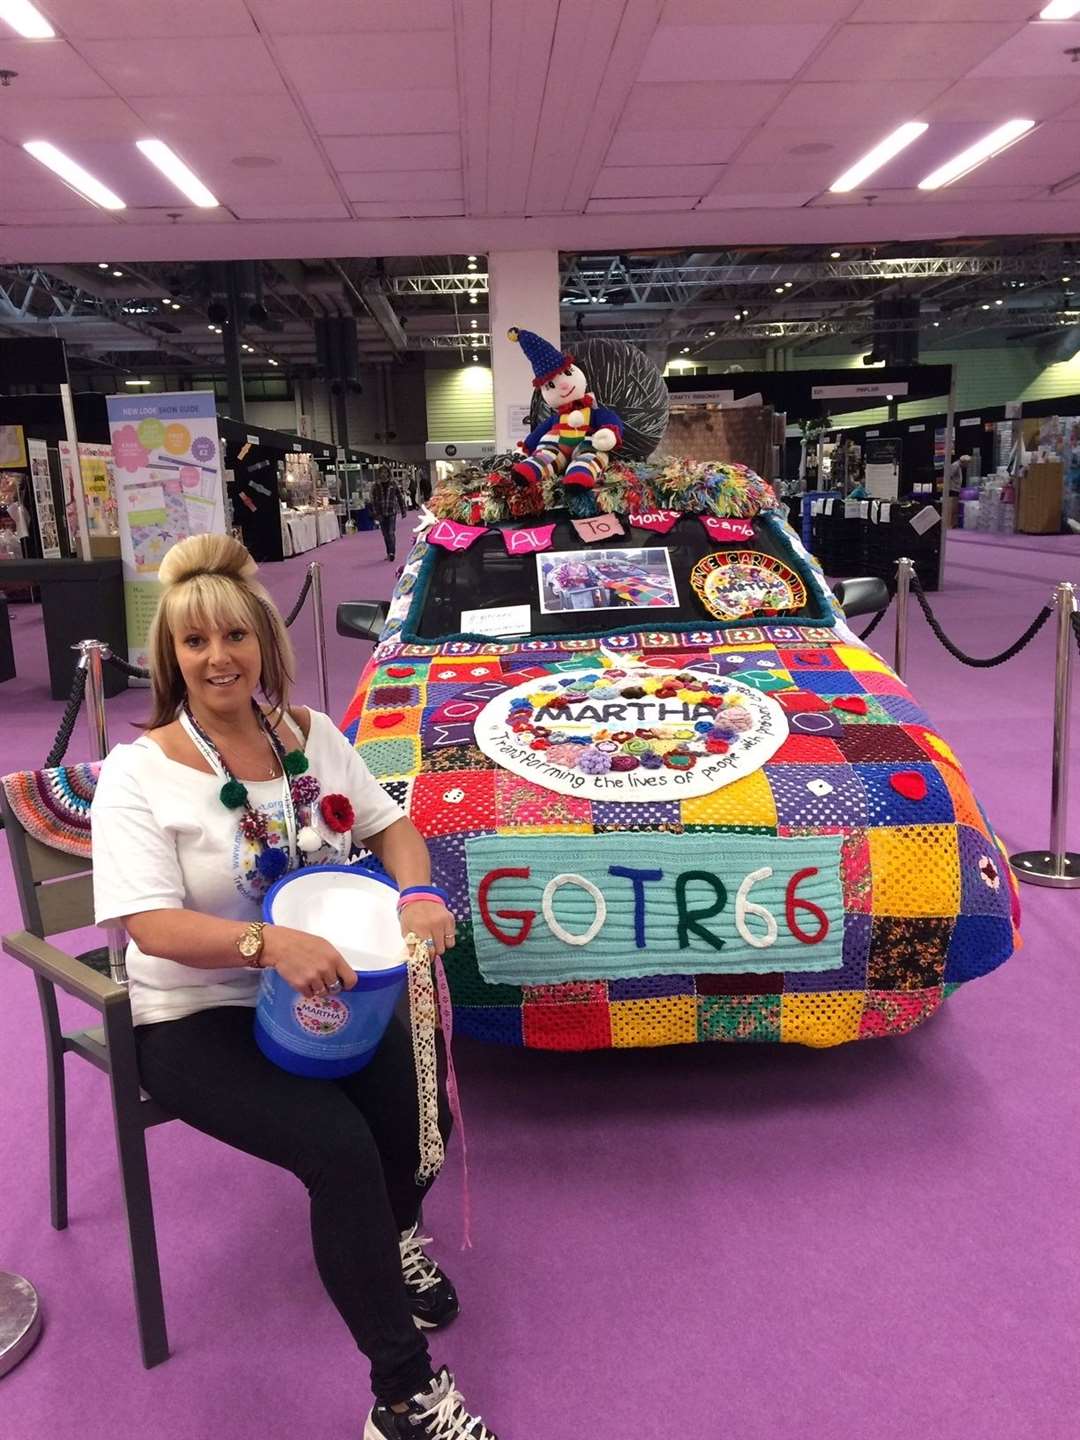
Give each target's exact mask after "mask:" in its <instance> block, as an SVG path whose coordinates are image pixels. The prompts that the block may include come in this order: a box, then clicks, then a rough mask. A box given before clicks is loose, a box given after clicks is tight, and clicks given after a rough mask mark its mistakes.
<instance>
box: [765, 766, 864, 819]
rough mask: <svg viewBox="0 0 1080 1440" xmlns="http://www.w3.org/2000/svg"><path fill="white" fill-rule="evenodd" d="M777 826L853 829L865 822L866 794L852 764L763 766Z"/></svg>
mask: <svg viewBox="0 0 1080 1440" xmlns="http://www.w3.org/2000/svg"><path fill="white" fill-rule="evenodd" d="M765 775H766V777H767V779H768V781H769V789H770V790H771V791H772V793H773V800H774V801H775V802H776V823H777V824H778V825H781V826H783V825H810V826H814V827H815V828H818V829H834V828H846V829H856V828H858V827H861V826H864V825H866V823H867V811H866V794H865V792H864V791H863V787H862V785H861V783H860V781H859V777H858V775H857V774H856V772H855V768H854V766H852V765H834V764H824V765H812V764H809V763H805V764H800V765H766V766H765Z"/></svg>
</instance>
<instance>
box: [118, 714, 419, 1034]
mask: <svg viewBox="0 0 1080 1440" xmlns="http://www.w3.org/2000/svg"><path fill="white" fill-rule="evenodd" d="M305 750H306V754H307V757H308V762H309V766H310V769H309V772H308V773H309V774H311V775H312V776H314V777H315V778H316V779H317V780H318V781H319V785H320V787H321V792H320V793H321V794H322V795H333V794H342V795H346V796H348V798H349V800H350V801H351V803H352V807H353V810H354V812H355V814H356V824H355V826H354V827H353V837H354V839H355V840H357V841H358V842H362V841H363V840H364V839H365V838H366V837H367V836H369V835H377V834H378V833H379V831H380V830H385V829H386V828H387V826H388V825H392V824H393V823H394V822H395V821H396V820H400V819H401V817H402V814H403V813H404V812H403V811H402V810H401V809H400V808H399V806H398V805H397V804H395V802H394V801H393V800H392V799H391V798H390V796H389V795H387V793H386V791H385V790H384V789H383V788H382V786H381V785H380V784H379V783H378V781H377V780H376V779H375V778H374V777H373V775H372V774H371V771H370V770H369V769H368V768H367V766H366V765H365V764H364V762H363V760H361V758H360V756H359V755H358V754H357V753H356V751H355V750H354V749H353V748H352V746H351V745H350V744H349V742H348V740H346V738H345V736H344V735H342V733H341V731H340V730H338V729H337V727H336V726H335V725H334V723H333V721H332V720H331V719H330V718H329V717H328V716H326V715H323V714H321V713H320V712H319V711H317V710H313V711H311V727H310V730H309V733H308V739H307V745H306V747H305ZM221 783H222V782H221V779H220V778H219V777H218V776H217V775H209V774H204V773H203V772H202V771H200V770H195V769H193V768H192V767H191V766H190V765H183V764H181V763H180V761H178V760H171V759H170V758H169V756H168V755H166V754H165V752H164V751H163V750H162V749H161V747H160V745H157V744H155V742H154V741H153V740H150V739H149V738H148V737H146V736H142V737H140V738H139V739H138V740H136V741H135V742H134V744H131V745H117V746H116V747H115V748H114V749H113V750H112V751H110V753H109V755H108V757H107V758H106V760H105V762H104V763H103V765H102V767H101V773H100V775H99V777H98V783H97V789H96V791H95V794H94V801H93V804H92V806H91V809H90V822H91V835H92V840H93V857H94V912H95V919H96V921H97V923H98V924H99V925H107V924H110V923H112V924H114V925H115V924H117V923H118V922H119V919H120V918H121V917H123V916H125V915H138V914H140V913H141V912H142V911H144V910H198V911H200V912H201V913H203V914H205V915H216V916H218V917H220V918H221V919H225V920H245V921H246V920H258V919H259V918H260V917H261V914H262V895H263V892H264V890H265V888H266V887H265V883H264V882H262V881H258V882H257V883H256V882H255V881H253V878H252V877H253V871H254V861H255V854H256V850H255V847H253V846H252V845H251V844H250V843H249V842H248V841H246V840H244V839H243V837H242V836H241V835H240V832H239V829H238V821H239V818H240V812H239V811H237V810H228V809H226V807H225V806H224V805H223V804H222V803H221V800H220V798H219V794H218V792H219V791H220V789H221ZM245 784H246V786H247V789H248V793H249V795H250V797H251V801H252V803H253V805H255V806H256V807H257V808H258V809H261V810H262V811H263V812H264V813H265V814H266V816H267V818H268V821H269V824H270V828H271V831H273V832H275V833H276V834H277V835H278V837H279V841H280V843H285V820H284V807H283V805H282V786H281V780H280V779H277V780H256V781H252V780H248V781H245ZM307 858H308V859H309V860H311V861H314V862H315V863H318V862H319V861H320V860H323V861H325V860H327V859H336V858H337V857H336V856H334V855H332V854H331V853H329V852H328V853H327V854H326V855H320V853H319V852H316V853H315V854H314V855H311V856H309V857H307ZM127 971H128V990H129V992H130V995H131V1010H132V1015H133V1018H134V1021H135V1024H136V1025H149V1024H152V1023H153V1022H155V1021H158V1020H176V1019H178V1018H179V1017H180V1016H182V1015H193V1014H194V1013H195V1012H196V1011H197V1010H206V1009H209V1008H210V1007H211V1006H214V1005H254V1004H255V1002H256V999H257V998H258V989H259V975H258V972H257V971H255V970H249V969H247V968H245V967H244V966H242V965H237V966H236V967H231V966H229V967H225V968H214V969H206V970H204V969H200V968H198V967H196V966H194V965H181V964H180V963H179V962H178V961H175V960H163V959H161V958H160V957H159V956H156V955H144V954H143V952H142V951H141V950H140V949H139V947H138V946H137V945H136V944H135V942H134V940H129V941H128V947H127Z"/></svg>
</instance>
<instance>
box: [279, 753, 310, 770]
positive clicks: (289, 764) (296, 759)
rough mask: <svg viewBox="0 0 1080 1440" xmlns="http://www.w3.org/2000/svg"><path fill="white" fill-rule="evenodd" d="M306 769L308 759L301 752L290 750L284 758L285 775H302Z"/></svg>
mask: <svg viewBox="0 0 1080 1440" xmlns="http://www.w3.org/2000/svg"><path fill="white" fill-rule="evenodd" d="M307 768H308V758H307V756H306V755H305V754H304V752H303V750H290V751H289V753H288V754H287V755H286V756H285V774H286V775H303V774H304V772H305V771H306V770H307Z"/></svg>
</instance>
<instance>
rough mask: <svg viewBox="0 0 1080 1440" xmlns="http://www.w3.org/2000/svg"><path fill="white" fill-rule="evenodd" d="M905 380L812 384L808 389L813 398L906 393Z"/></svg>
mask: <svg viewBox="0 0 1080 1440" xmlns="http://www.w3.org/2000/svg"><path fill="white" fill-rule="evenodd" d="M907 393H908V384H907V381H906V380H880V381H873V380H871V381H867V382H865V383H864V384H862V385H814V386H812V387H811V390H810V397H811V399H813V400H842V399H845V398H846V397H848V396H857V395H906V394H907Z"/></svg>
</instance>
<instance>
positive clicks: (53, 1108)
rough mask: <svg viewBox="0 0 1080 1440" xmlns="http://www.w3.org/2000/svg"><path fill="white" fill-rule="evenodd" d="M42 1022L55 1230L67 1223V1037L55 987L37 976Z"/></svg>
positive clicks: (50, 1184)
mask: <svg viewBox="0 0 1080 1440" xmlns="http://www.w3.org/2000/svg"><path fill="white" fill-rule="evenodd" d="M34 980H35V983H36V984H37V992H38V1002H39V1004H40V1006H41V1022H42V1025H43V1027H44V1030H45V1058H46V1063H47V1065H48V1077H49V1208H50V1212H51V1219H52V1225H53V1229H54V1230H66V1229H67V1223H68V1175H67V1087H66V1085H65V1075H64V1037H63V1034H62V1032H61V1030H60V1014H59V1011H58V1010H57V1008H56V987H55V986H54V985H53V983H52V981H51V980H46V979H45V978H44V977H43V976H41V975H35V976H34Z"/></svg>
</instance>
